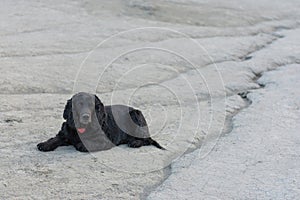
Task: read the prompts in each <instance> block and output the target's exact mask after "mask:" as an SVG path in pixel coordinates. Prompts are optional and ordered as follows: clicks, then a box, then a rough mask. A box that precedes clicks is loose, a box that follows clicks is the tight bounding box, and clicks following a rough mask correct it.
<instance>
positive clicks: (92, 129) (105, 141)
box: [37, 93, 164, 152]
mask: <svg viewBox="0 0 300 200" xmlns="http://www.w3.org/2000/svg"><path fill="white" fill-rule="evenodd" d="M80 94H82V95H86V96H87V95H90V96H91V94H88V93H80ZM74 96H75V95H74ZM74 96H73V97H72V98H71V99H69V100H68V101H67V104H66V106H65V109H64V113H63V118H64V119H65V120H66V121H65V122H64V123H63V124H62V127H61V130H60V131H59V132H58V134H57V135H56V137H54V138H50V139H49V140H47V141H45V142H42V143H39V144H38V145H37V147H38V149H39V150H40V151H53V150H55V149H56V148H57V147H59V146H67V145H73V146H74V147H75V148H76V149H77V150H78V151H82V152H87V151H99V150H106V149H110V148H112V147H113V146H115V145H120V144H127V145H128V146H129V147H134V148H137V147H141V146H145V145H154V146H156V147H158V148H160V149H164V148H163V147H161V146H160V145H159V144H158V143H157V142H156V141H154V140H153V139H152V138H151V137H150V135H149V131H148V127H147V123H146V120H145V118H144V116H143V114H142V112H141V111H139V110H136V109H134V108H132V107H128V106H123V105H113V106H104V105H103V103H102V102H101V101H100V99H99V98H98V97H97V96H96V95H92V96H93V97H94V98H92V99H95V103H94V105H95V108H94V110H91V113H93V114H92V116H91V123H90V124H89V125H88V126H87V130H88V131H87V132H88V133H84V134H83V136H86V135H89V134H90V136H91V137H93V136H94V135H97V134H98V135H97V136H99V137H97V140H95V141H97V142H96V143H97V144H93V147H86V145H88V143H89V142H90V141H88V140H89V139H87V140H86V141H85V142H84V141H82V140H83V136H81V137H79V135H78V133H77V129H76V125H75V124H76V122H75V121H76V120H78V119H77V117H78V116H74V113H73V109H74V108H73V109H72V104H73V103H74V102H72V101H73V98H74ZM75 110H76V109H75ZM113 110H117V111H118V112H119V113H118V112H117V114H120V116H123V114H124V112H129V113H128V114H129V116H130V118H131V120H132V121H133V122H134V123H135V124H136V125H138V126H137V128H134V129H130V131H131V132H132V133H129V134H127V133H126V131H124V130H122V128H120V127H119V126H118V125H117V122H116V121H115V118H114V115H115V114H116V113H115V112H114V113H113ZM94 114H95V115H94ZM125 114H126V113H125ZM74 117H75V118H76V119H74ZM120 121H121V123H123V122H124V124H127V123H129V122H128V118H121V119H120ZM139 127H142V128H139ZM139 136H140V137H139Z"/></svg>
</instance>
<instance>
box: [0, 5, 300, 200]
mask: <svg viewBox="0 0 300 200" xmlns="http://www.w3.org/2000/svg"><path fill="white" fill-rule="evenodd" d="M0 4H1V6H0V19H1V23H0V96H1V98H0V127H1V131H0V132H1V138H0V155H1V156H0V163H1V164H0V190H1V194H0V199H62V198H63V199H145V198H147V197H148V196H149V195H150V196H149V198H150V199H151V198H152V199H166V198H168V197H170V196H172V197H174V198H176V197H177V198H178V199H187V198H194V199H197V198H198V199H213V198H220V199H224V198H225V199H256V198H259V199H270V198H271V199H296V197H297V194H299V187H298V186H297V185H299V174H298V173H299V172H298V173H296V172H297V171H299V149H298V148H296V146H293V145H291V144H290V143H289V142H291V141H290V139H291V138H292V139H293V141H298V140H299V137H298V136H297V134H291V135H290V136H289V135H285V136H283V134H284V133H293V132H294V130H297V127H296V126H294V124H295V119H298V118H299V112H298V110H299V109H298V110H297V105H298V104H297V101H296V100H295V99H297V96H296V95H298V93H299V92H298V91H297V88H299V87H296V86H297V85H296V83H298V82H299V81H298V80H299V77H297V76H296V75H297V74H299V70H297V69H298V68H299V62H300V48H299V41H300V38H299V35H300V28H299V22H300V16H299V11H298V10H299V9H298V8H299V6H300V5H299V4H300V3H299V1H296V0H294V1H293V0H291V1H287V2H282V1H279V0H275V1H274V0H273V1H270V0H263V1H260V2H251V1H249V0H242V1H237V0H234V1H231V2H224V1H201V0H199V1H198V0H197V1H195V0H186V1H179V0H170V1H155V2H148V1H143V0H136V1H127V0H126V1H121V0H120V1H105V2H96V1H64V0H63V1H56V0H55V1H51V2H43V1H32V0H29V1H6V0H4V1H1V3H0ZM274 70H275V71H274ZM276 70H279V71H278V72H277V71H276ZM273 71H274V74H273ZM269 73H270V75H268V74H269ZM289 77H291V78H290V79H289ZM291 81H293V82H291ZM297 81H298V82H297ZM270 84H275V85H278V86H277V87H275V88H274V87H273V88H272V87H271V86H270ZM289 87H291V88H293V89H288V88H289ZM82 90H84V91H89V92H93V93H97V95H98V96H99V97H100V98H101V100H102V101H103V102H104V104H130V105H132V106H134V107H137V108H139V109H141V110H142V111H143V112H144V113H145V116H146V119H147V121H148V122H149V124H150V125H149V126H150V131H151V133H152V137H153V138H155V139H156V140H157V141H158V142H159V143H161V144H162V145H163V146H165V147H166V148H167V151H165V152H162V151H158V150H156V149H155V148H152V147H143V148H141V149H129V148H127V147H126V146H120V147H115V148H113V149H111V150H109V151H105V152H98V153H94V154H83V153H80V152H76V151H75V150H74V149H73V148H72V147H62V148H59V149H57V150H56V151H54V152H49V153H41V152H39V151H37V149H36V144H37V143H39V142H40V141H44V140H46V139H48V138H50V137H53V136H54V135H55V134H56V133H57V131H58V130H59V128H60V126H61V123H62V121H63V119H62V112H63V108H64V105H65V103H66V101H67V99H69V98H70V97H71V96H72V94H73V93H74V92H77V91H82ZM278 91H280V92H278ZM272 95H274V96H272ZM286 97H291V99H290V102H288V103H287V102H285V101H283V99H284V98H286ZM298 99H299V98H298ZM260 102H263V103H261V104H260ZM276 102H279V103H277V104H276ZM270 105H272V106H273V107H272V106H271V107H270ZM298 106H299V105H298ZM276 108H282V109H276ZM285 108H286V109H285ZM263 109H265V110H266V113H264V114H262V113H260V112H259V110H263ZM267 111H268V112H267ZM271 111H274V112H275V113H272V112H271ZM270 112H271V113H270ZM270 115H271V116H272V117H273V118H272V120H273V121H268V120H267V119H269V118H270ZM275 116H276V117H277V118H278V119H280V121H279V122H277V121H275V122H274V120H275ZM284 116H286V118H284ZM240 118H243V119H240ZM260 118H261V119H260ZM289 119H290V120H289ZM284 120H286V121H284ZM256 124H258V125H259V126H257V127H253V125H256ZM270 124H271V125H270ZM274 124H275V125H276V126H275V125H274ZM251 125H252V126H251ZM273 125H274V126H273ZM277 125H278V127H277ZM270 126H271V128H269V129H268V127H270ZM255 128H257V129H255ZM273 129H275V130H273ZM270 130H272V131H270ZM261 132H263V133H264V134H265V135H261V134H259V133H261ZM268 134H271V136H270V135H268ZM220 137H221V139H219V138H220ZM261 137H263V138H268V137H271V138H273V139H274V138H275V139H276V138H277V139H278V138H281V139H282V140H283V141H288V142H287V144H286V145H287V146H285V143H276V142H275V143H274V142H273V141H274V140H272V139H270V140H263V139H261V140H260V142H257V141H256V140H259V139H260V138H261ZM282 137H283V138H282ZM251 138H253V140H251V141H250V142H249V141H247V140H250V139H251ZM297 138H298V139H297ZM278 140H279V139H278ZM268 141H269V142H268ZM251 142H253V145H252V146H251V145H247V144H248V143H251ZM254 144H255V145H254ZM293 144H294V145H295V143H293ZM297 144H298V143H297ZM256 145H257V146H256ZM272 145H273V146H272ZM288 146H289V148H288ZM262 147H265V148H262ZM276 147H281V148H279V150H282V152H285V153H284V154H280V152H278V151H279V150H278V149H277V150H276ZM235 148H238V149H239V150H241V152H246V153H245V154H242V155H240V154H238V153H239V152H237V155H236V156H235V154H234V153H233V152H236V151H234V150H235ZM253 149H255V151H254V150H253ZM199 151H200V152H201V153H200V154H199ZM215 151H216V152H217V153H215ZM266 151H267V154H265V153H266ZM191 152H192V153H191ZM195 152H196V153H195ZM220 152H221V153H220ZM247 152H248V154H247ZM218 153H219V154H218ZM226 153H227V154H226ZM251 153H252V154H251ZM254 153H255V155H257V157H255V159H253V157H251V155H253V154H254ZM233 155H234V156H235V157H234V158H233V157H232V156H233ZM266 155H268V156H269V157H265V156H266ZM278 156H284V157H285V158H286V160H282V161H281V162H284V163H285V164H284V165H283V164H279V165H277V164H276V163H275V161H276V159H275V158H278ZM258 157H259V158H258ZM220 158H224V159H225V158H226V159H229V160H226V162H225V161H224V159H223V160H222V159H220ZM256 158H257V159H256ZM271 158H274V159H271ZM207 159H208V160H209V161H207ZM268 159H269V160H268ZM274 160H275V161H274ZM273 161H274V162H273ZM279 161H280V160H278V162H279ZM235 164H236V165H235ZM297 164H298V165H297ZM274 165H277V166H278V167H273V166H274ZM255 166H257V167H255ZM297 166H298V167H297ZM234 167H236V168H234ZM238 167H241V168H238ZM185 169H186V170H185ZM193 169H194V170H193ZM195 169H197V170H196V171H197V172H198V173H195ZM204 169H211V171H208V172H209V173H207V174H205V175H206V176H201V175H203V174H202V173H203V170H204ZM234 169H237V170H236V171H235V173H236V174H235V179H232V180H230V174H231V173H232V171H234ZM266 169H269V170H266ZM204 171H205V170H204ZM282 171H284V172H282ZM239 172H241V173H244V174H245V176H247V178H246V179H239V178H240V176H239ZM270 172H272V173H270ZM285 172H286V173H285ZM293 172H295V173H294V176H292V175H293ZM191 174H193V175H191ZM224 174H225V176H224ZM176 175H177V176H176ZM183 177H184V178H183ZM192 177H193V179H192ZM266 177H270V179H268V178H266ZM278 177H279V179H276V178H278ZM186 179H187V180H186ZM183 180H184V181H183ZM239 180H240V182H239ZM241 183H243V184H241ZM180 184H184V187H182V185H180ZM270 185H272V187H271V186H270ZM222 186H226V187H222ZM238 186H240V189H239V190H238V189H237V188H238ZM269 186H270V187H269ZM187 188H191V189H190V190H189V189H187ZM216 188H217V189H219V190H217V189H216ZM263 188H264V189H263ZM253 190H255V191H257V192H253ZM151 192H152V193H151ZM189 195H191V196H189ZM298 196H299V195H298Z"/></svg>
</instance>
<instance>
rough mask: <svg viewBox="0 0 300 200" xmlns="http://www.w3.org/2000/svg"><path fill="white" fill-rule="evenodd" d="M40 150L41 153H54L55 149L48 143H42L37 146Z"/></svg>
mask: <svg viewBox="0 0 300 200" xmlns="http://www.w3.org/2000/svg"><path fill="white" fill-rule="evenodd" d="M37 148H38V150H40V151H53V150H54V149H55V148H53V147H52V146H51V145H49V144H48V143H47V142H41V143H39V144H38V145H37Z"/></svg>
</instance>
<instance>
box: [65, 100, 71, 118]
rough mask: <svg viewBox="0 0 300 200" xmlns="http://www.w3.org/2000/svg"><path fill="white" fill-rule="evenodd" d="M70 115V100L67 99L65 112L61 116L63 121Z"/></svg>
mask: <svg viewBox="0 0 300 200" xmlns="http://www.w3.org/2000/svg"><path fill="white" fill-rule="evenodd" d="M71 113H72V99H69V100H68V101H67V104H66V105H65V110H64V114H63V117H64V119H68V117H69V116H70V114H71Z"/></svg>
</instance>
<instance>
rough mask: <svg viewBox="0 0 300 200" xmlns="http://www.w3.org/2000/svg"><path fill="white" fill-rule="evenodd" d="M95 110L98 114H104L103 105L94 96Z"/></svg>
mask: <svg viewBox="0 0 300 200" xmlns="http://www.w3.org/2000/svg"><path fill="white" fill-rule="evenodd" d="M95 110H97V111H98V112H104V105H103V103H102V102H101V101H100V99H99V98H98V97H97V96H96V95H95Z"/></svg>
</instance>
